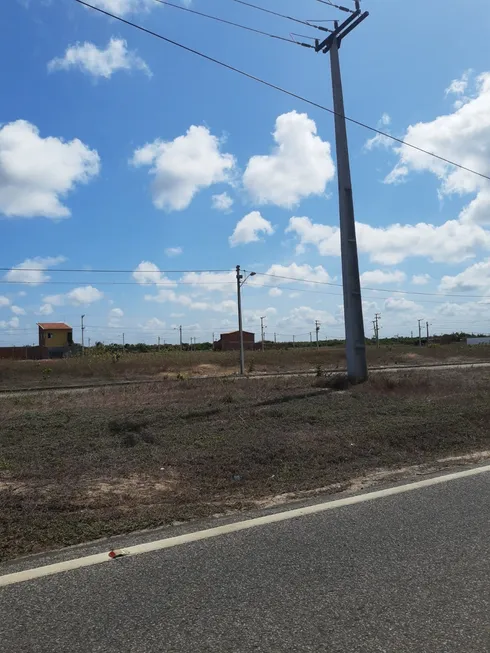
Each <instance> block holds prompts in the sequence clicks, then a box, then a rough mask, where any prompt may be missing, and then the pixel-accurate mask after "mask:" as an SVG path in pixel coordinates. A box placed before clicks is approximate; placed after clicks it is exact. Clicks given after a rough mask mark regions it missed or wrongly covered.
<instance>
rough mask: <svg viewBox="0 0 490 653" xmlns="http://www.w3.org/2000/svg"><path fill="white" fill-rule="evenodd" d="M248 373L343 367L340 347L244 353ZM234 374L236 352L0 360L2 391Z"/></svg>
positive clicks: (448, 355)
mask: <svg viewBox="0 0 490 653" xmlns="http://www.w3.org/2000/svg"><path fill="white" fill-rule="evenodd" d="M368 360H369V363H370V365H372V366H374V365H423V364H431V363H441V362H471V361H472V360H490V347H485V346H481V347H467V346H466V345H443V346H435V347H429V348H426V347H424V348H421V349H419V348H414V347H407V346H402V345H400V346H390V347H381V348H380V349H376V348H374V347H368ZM246 366H247V370H248V371H249V372H253V373H261V372H271V373H273V372H286V371H293V372H294V371H314V370H315V369H317V368H318V367H320V368H322V369H323V370H335V369H342V368H344V367H345V354H344V349H343V348H340V347H338V348H337V347H325V348H320V349H318V350H317V349H315V348H311V349H303V348H300V347H296V348H294V347H292V348H290V349H279V350H266V351H265V352H261V351H257V352H247V356H246ZM237 371H238V353H237V352H212V351H208V352H198V351H188V352H180V351H172V352H164V351H162V352H159V353H156V352H155V353H146V354H125V355H124V356H121V357H120V358H119V359H117V360H116V359H115V358H114V357H113V356H112V355H110V354H104V355H87V356H85V357H84V358H68V359H64V360H53V361H12V360H0V389H15V388H30V387H43V386H57V385H59V386H64V385H75V384H83V383H96V382H104V381H132V380H153V379H155V380H159V379H164V378H165V377H172V376H176V375H177V374H179V373H180V374H185V375H196V376H221V375H234V374H236V373H237Z"/></svg>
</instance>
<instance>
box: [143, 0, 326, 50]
mask: <svg viewBox="0 0 490 653" xmlns="http://www.w3.org/2000/svg"><path fill="white" fill-rule="evenodd" d="M155 2H158V3H159V4H161V5H167V6H169V7H174V8H175V9H180V10H181V11H185V12H187V13H189V14H195V15H196V16H202V17H203V18H209V19H211V20H215V21H217V22H219V23H225V24H226V25H232V26H233V27H239V28H240V29H244V30H247V31H248V32H255V34H261V35H262V36H268V37H269V38H271V39H277V40H279V41H286V43H293V44H294V45H301V46H303V47H304V48H313V50H314V49H315V46H313V45H310V44H309V43H300V42H299V41H295V40H294V39H288V38H286V37H284V36H279V35H277V34H270V32H264V31H263V30H261V29H256V28H255V27H248V26H247V25H242V24H241V23H235V22H233V21H231V20H226V19H225V18H220V17H219V16H212V15H211V14H205V13H203V12H202V11H197V10H196V9H190V8H189V7H184V6H183V5H176V4H174V3H173V2H168V1H167V0H155Z"/></svg>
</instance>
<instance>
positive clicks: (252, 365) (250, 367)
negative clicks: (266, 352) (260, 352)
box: [247, 357, 255, 374]
mask: <svg viewBox="0 0 490 653" xmlns="http://www.w3.org/2000/svg"><path fill="white" fill-rule="evenodd" d="M247 372H248V373H249V374H252V372H255V360H254V358H253V357H252V358H251V359H250V361H249V363H248V367H247Z"/></svg>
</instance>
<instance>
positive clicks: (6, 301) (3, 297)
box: [0, 295, 10, 308]
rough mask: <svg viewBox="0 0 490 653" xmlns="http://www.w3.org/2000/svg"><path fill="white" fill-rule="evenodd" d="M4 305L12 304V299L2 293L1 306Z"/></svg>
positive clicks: (0, 297) (0, 296)
mask: <svg viewBox="0 0 490 653" xmlns="http://www.w3.org/2000/svg"><path fill="white" fill-rule="evenodd" d="M3 306H10V299H9V298H8V297H5V295H0V308H2V307H3Z"/></svg>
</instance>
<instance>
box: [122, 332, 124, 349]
mask: <svg viewBox="0 0 490 653" xmlns="http://www.w3.org/2000/svg"><path fill="white" fill-rule="evenodd" d="M122 348H123V352H124V333H123V334H122Z"/></svg>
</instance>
